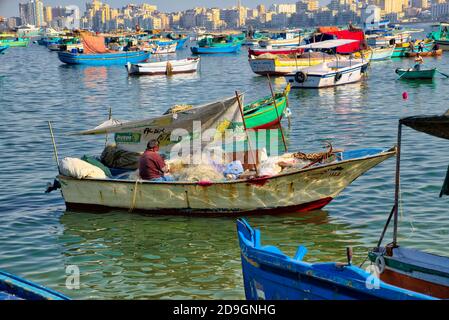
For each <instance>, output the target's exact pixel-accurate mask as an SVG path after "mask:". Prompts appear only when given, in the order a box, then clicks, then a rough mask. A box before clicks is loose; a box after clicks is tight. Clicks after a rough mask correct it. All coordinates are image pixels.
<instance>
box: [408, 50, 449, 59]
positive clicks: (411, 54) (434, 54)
mask: <svg viewBox="0 0 449 320" xmlns="http://www.w3.org/2000/svg"><path fill="white" fill-rule="evenodd" d="M417 55H418V52H408V53H407V57H409V58H414V57H416V56H417ZM419 55H420V56H421V57H438V56H441V55H443V49H439V50H436V51H427V52H419Z"/></svg>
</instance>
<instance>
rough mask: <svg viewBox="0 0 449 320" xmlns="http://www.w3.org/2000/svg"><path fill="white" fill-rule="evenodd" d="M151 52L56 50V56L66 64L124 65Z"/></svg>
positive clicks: (143, 58)
mask: <svg viewBox="0 0 449 320" xmlns="http://www.w3.org/2000/svg"><path fill="white" fill-rule="evenodd" d="M150 55H151V53H149V52H145V51H123V52H118V53H104V54H83V53H71V52H58V58H59V60H61V62H64V63H66V64H72V65H76V64H80V65H90V66H109V65H126V64H127V63H128V62H130V63H139V62H143V61H145V60H147V59H148V58H149V57H150Z"/></svg>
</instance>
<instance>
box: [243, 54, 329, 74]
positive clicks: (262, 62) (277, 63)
mask: <svg viewBox="0 0 449 320" xmlns="http://www.w3.org/2000/svg"><path fill="white" fill-rule="evenodd" d="M323 62H324V61H323V59H316V58H313V59H306V58H301V59H296V60H295V59H289V60H279V59H268V58H267V59H264V58H257V59H249V65H250V67H251V70H252V71H253V72H254V73H256V74H258V75H261V76H266V75H270V76H283V75H286V74H289V73H292V72H296V71H299V70H302V69H304V68H307V67H310V66H315V65H318V64H320V63H323Z"/></svg>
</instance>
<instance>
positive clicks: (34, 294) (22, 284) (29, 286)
mask: <svg viewBox="0 0 449 320" xmlns="http://www.w3.org/2000/svg"><path fill="white" fill-rule="evenodd" d="M0 300H70V299H69V298H68V297H66V296H65V295H63V294H61V293H59V292H57V291H54V290H52V289H49V288H45V287H43V286H41V285H38V284H36V283H33V282H31V281H28V280H25V279H22V278H20V277H18V276H15V275H12V274H10V273H7V272H4V271H0Z"/></svg>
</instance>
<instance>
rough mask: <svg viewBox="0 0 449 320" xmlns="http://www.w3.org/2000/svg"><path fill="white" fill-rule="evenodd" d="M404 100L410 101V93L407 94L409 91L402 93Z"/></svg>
mask: <svg viewBox="0 0 449 320" xmlns="http://www.w3.org/2000/svg"><path fill="white" fill-rule="evenodd" d="M402 99H404V100H407V99H408V93H407V91H404V92H403V93H402Z"/></svg>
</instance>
